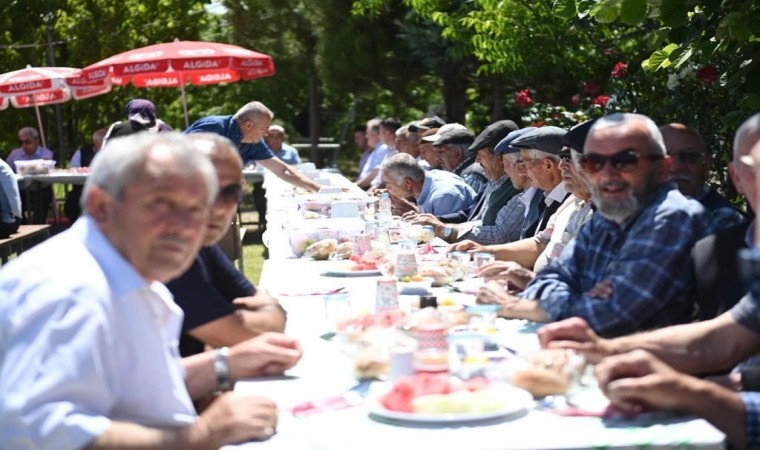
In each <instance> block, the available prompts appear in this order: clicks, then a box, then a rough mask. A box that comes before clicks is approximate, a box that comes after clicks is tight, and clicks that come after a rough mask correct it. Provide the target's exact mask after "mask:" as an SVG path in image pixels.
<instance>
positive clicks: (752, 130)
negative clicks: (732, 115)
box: [733, 113, 760, 160]
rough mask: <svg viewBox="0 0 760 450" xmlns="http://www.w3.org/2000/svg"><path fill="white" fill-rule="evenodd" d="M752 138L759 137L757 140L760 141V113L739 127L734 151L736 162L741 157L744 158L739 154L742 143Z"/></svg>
mask: <svg viewBox="0 0 760 450" xmlns="http://www.w3.org/2000/svg"><path fill="white" fill-rule="evenodd" d="M752 136H757V139H760V113H756V114H754V115H753V116H751V117H750V118H749V119H747V120H745V121H744V122H742V124H741V126H739V129H738V130H736V135H735V136H734V149H733V150H734V151H733V154H734V160H738V159H739V157H741V156H742V155H740V154H739V149H740V148H741V146H742V142H744V140H745V139H747V138H749V137H752Z"/></svg>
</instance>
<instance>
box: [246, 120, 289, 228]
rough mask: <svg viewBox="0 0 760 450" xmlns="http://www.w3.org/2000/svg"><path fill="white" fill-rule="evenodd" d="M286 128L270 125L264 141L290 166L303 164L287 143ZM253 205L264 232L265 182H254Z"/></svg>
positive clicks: (265, 222)
mask: <svg viewBox="0 0 760 450" xmlns="http://www.w3.org/2000/svg"><path fill="white" fill-rule="evenodd" d="M286 137H287V136H286V135H285V129H284V128H283V127H281V126H280V125H270V126H269V130H268V131H267V134H266V135H265V136H264V142H266V143H267V145H268V146H269V148H270V149H271V150H272V153H274V156H276V157H277V158H279V159H280V160H281V161H282V162H284V163H285V164H287V165H289V166H293V165H296V164H301V157H300V156H298V150H297V149H296V148H295V147H293V146H291V145H289V144H286V143H285V138H286ZM253 206H254V207H255V208H256V212H257V213H258V214H259V231H260V232H262V233H263V232H264V231H265V230H266V229H267V191H266V189H264V182H262V181H260V182H256V183H253Z"/></svg>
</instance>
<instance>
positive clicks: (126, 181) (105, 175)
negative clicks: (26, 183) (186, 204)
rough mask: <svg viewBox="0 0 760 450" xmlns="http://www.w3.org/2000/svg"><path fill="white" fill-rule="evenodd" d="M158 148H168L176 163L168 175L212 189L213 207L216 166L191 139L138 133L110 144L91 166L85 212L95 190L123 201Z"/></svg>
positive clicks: (82, 201) (83, 200)
mask: <svg viewBox="0 0 760 450" xmlns="http://www.w3.org/2000/svg"><path fill="white" fill-rule="evenodd" d="M157 147H162V150H163V148H165V149H166V150H167V151H168V153H169V155H170V156H171V157H172V159H173V160H174V162H173V164H171V166H170V167H169V166H167V167H161V170H162V171H163V172H164V173H167V174H169V173H171V174H179V175H183V176H192V175H201V176H202V177H203V180H204V183H205V185H206V187H207V188H208V189H207V192H208V194H207V198H206V204H207V205H209V206H211V205H212V204H213V203H214V200H215V199H216V195H217V191H218V190H219V186H218V184H219V183H218V180H217V178H216V170H215V169H214V166H213V165H212V164H211V161H210V160H209V158H208V156H207V155H206V154H205V153H204V152H203V150H202V149H201V146H199V145H197V144H196V143H195V142H194V141H193V140H192V139H190V137H188V136H185V135H182V134H179V133H174V132H167V133H135V134H131V135H128V136H124V137H122V138H119V139H113V140H110V141H108V143H107V144H106V145H105V146H104V147H103V149H102V150H101V151H99V152H98V154H97V156H96V157H95V158H94V159H93V162H92V164H91V165H90V176H89V177H87V181H86V182H85V184H84V190H83V192H82V197H81V199H80V205H81V207H82V210H85V209H86V207H87V197H88V196H89V193H90V191H91V190H92V189H93V187H98V188H100V189H102V190H104V191H105V192H107V193H108V194H109V195H110V196H111V197H112V198H114V199H120V198H121V197H122V196H123V194H124V191H125V190H126V189H127V188H128V187H129V186H131V185H133V184H134V183H137V182H139V180H140V179H141V178H142V176H143V175H144V174H145V168H146V163H147V161H148V160H149V158H150V155H151V153H152V152H153V151H154V149H156V148H157Z"/></svg>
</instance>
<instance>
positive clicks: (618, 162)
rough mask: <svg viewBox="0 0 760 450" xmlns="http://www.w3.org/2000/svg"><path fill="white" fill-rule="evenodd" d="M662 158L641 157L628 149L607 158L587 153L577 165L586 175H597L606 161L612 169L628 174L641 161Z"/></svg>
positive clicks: (650, 155)
mask: <svg viewBox="0 0 760 450" xmlns="http://www.w3.org/2000/svg"><path fill="white" fill-rule="evenodd" d="M664 157H665V156H664V155H657V154H651V153H648V154H644V155H642V154H640V153H639V152H638V151H636V150H633V149H630V148H629V149H626V150H623V151H621V152H617V153H615V154H614V155H609V156H604V155H599V154H597V153H587V154H584V155H581V157H580V159H579V163H580V165H581V167H582V168H583V171H584V172H586V173H597V172H599V171H601V170H602V169H604V167H605V166H606V165H607V162H608V161H609V163H610V164H612V168H613V169H615V170H617V171H618V172H630V171H632V170H635V169H636V168H637V167H638V166H639V160H641V159H645V160H647V161H657V160H660V159H662V158H664Z"/></svg>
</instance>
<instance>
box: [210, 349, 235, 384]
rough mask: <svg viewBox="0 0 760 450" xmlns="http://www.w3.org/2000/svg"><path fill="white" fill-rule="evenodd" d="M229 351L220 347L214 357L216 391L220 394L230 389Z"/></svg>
mask: <svg viewBox="0 0 760 450" xmlns="http://www.w3.org/2000/svg"><path fill="white" fill-rule="evenodd" d="M229 355H230V349H229V348H227V347H222V348H218V349H216V354H215V356H214V371H215V372H216V383H217V386H218V389H219V390H220V391H222V392H224V391H229V390H231V389H232V379H231V378H230V360H229Z"/></svg>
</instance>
